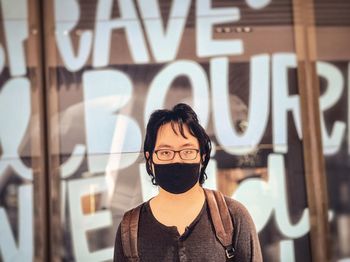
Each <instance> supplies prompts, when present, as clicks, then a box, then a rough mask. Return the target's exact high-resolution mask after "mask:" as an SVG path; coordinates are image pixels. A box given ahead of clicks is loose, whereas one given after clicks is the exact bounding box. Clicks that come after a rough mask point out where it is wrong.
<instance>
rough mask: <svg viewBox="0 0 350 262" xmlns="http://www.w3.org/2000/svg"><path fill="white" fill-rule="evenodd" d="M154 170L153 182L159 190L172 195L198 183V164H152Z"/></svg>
mask: <svg viewBox="0 0 350 262" xmlns="http://www.w3.org/2000/svg"><path fill="white" fill-rule="evenodd" d="M153 164H154V163H153ZM154 169H155V170H154V171H155V180H156V182H157V183H158V185H159V186H160V187H161V188H163V189H164V190H165V191H168V192H170V193H173V194H181V193H184V192H186V191H188V190H189V189H191V188H192V187H193V186H194V185H195V184H196V183H197V182H198V179H199V169H200V164H199V163H194V164H186V163H171V164H163V165H160V164H154Z"/></svg>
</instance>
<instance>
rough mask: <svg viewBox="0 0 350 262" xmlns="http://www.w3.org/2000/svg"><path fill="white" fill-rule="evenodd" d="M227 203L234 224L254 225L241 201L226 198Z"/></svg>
mask: <svg viewBox="0 0 350 262" xmlns="http://www.w3.org/2000/svg"><path fill="white" fill-rule="evenodd" d="M224 198H225V202H226V205H227V207H228V209H229V212H230V214H231V217H232V220H233V221H234V224H236V225H237V224H242V223H244V224H246V225H251V226H253V225H254V222H253V219H252V217H251V215H250V213H249V211H248V210H247V208H246V207H245V206H244V205H243V204H242V203H240V202H239V201H237V200H235V199H232V198H230V197H227V196H225V197H224Z"/></svg>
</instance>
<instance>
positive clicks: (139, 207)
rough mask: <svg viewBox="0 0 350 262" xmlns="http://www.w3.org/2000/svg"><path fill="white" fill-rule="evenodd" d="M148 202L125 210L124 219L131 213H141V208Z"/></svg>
mask: <svg viewBox="0 0 350 262" xmlns="http://www.w3.org/2000/svg"><path fill="white" fill-rule="evenodd" d="M146 204H147V201H146V202H143V203H141V204H139V205H138V206H136V207H133V208H130V209H128V210H126V211H125V213H124V215H123V219H125V218H126V217H128V216H129V215H131V214H135V213H136V214H137V213H140V212H141V210H142V209H143V207H144V206H145V205H146Z"/></svg>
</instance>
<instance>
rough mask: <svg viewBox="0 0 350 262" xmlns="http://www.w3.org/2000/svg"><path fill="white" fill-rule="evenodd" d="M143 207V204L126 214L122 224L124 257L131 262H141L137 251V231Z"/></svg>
mask: <svg viewBox="0 0 350 262" xmlns="http://www.w3.org/2000/svg"><path fill="white" fill-rule="evenodd" d="M141 206H142V204H141V205H139V206H137V207H135V208H133V209H131V210H129V211H128V212H126V213H125V214H124V216H123V219H122V222H121V224H120V229H121V239H122V246H123V251H124V255H125V256H126V257H127V259H128V260H129V261H130V262H138V261H140V258H139V254H138V251H137V233H138V232H137V231H138V225H139V217H140V210H141Z"/></svg>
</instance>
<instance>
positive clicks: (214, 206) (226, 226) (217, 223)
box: [203, 188, 235, 259]
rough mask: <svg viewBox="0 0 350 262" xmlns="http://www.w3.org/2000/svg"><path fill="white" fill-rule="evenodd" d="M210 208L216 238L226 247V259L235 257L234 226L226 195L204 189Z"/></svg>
mask: <svg viewBox="0 0 350 262" xmlns="http://www.w3.org/2000/svg"><path fill="white" fill-rule="evenodd" d="M203 189H204V192H205V195H206V198H207V201H208V206H209V211H210V215H211V219H212V221H213V224H214V228H215V234H216V237H217V238H218V239H219V241H220V243H221V244H222V245H223V246H224V247H225V252H226V258H227V259H230V258H233V257H234V252H235V249H234V248H233V245H232V237H233V224H232V219H231V215H230V212H229V210H228V207H227V204H226V201H225V198H224V195H223V194H222V193H221V192H219V191H215V190H210V189H206V188H203Z"/></svg>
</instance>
